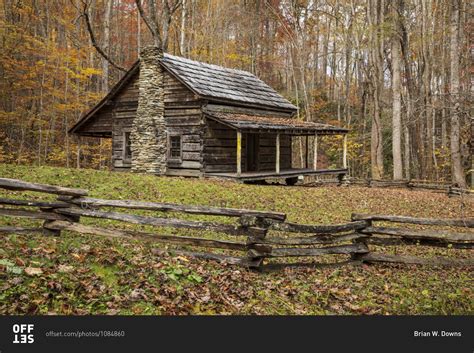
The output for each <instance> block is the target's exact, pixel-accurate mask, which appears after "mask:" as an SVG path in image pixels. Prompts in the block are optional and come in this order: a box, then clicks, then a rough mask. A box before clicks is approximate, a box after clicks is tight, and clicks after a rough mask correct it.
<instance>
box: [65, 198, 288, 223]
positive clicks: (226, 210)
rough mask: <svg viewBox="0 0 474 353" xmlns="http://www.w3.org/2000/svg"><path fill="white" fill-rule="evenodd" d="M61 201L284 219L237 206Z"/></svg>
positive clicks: (283, 214)
mask: <svg viewBox="0 0 474 353" xmlns="http://www.w3.org/2000/svg"><path fill="white" fill-rule="evenodd" d="M59 199H60V200H62V201H67V202H70V203H72V204H75V205H79V206H88V207H120V208H129V209H137V210H150V211H164V212H168V211H171V212H183V213H190V214H202V215H210V216H226V217H242V216H255V217H262V218H270V219H275V220H280V221H282V220H285V218H286V214H285V213H281V212H270V211H256V210H247V209H239V208H223V207H211V206H193V205H179V204H174V203H158V202H146V201H133V200H103V199H96V198H92V197H82V198H74V199H70V198H63V197H59Z"/></svg>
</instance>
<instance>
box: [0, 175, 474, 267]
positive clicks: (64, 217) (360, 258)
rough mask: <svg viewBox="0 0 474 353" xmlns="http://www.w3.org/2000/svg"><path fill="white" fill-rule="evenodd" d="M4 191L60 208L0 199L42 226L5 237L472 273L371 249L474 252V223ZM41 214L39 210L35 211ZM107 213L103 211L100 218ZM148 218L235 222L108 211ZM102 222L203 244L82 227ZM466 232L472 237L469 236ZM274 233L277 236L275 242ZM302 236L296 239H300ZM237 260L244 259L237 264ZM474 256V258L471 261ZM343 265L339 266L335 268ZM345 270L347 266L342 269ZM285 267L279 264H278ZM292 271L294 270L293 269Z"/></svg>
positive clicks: (40, 188)
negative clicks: (335, 219)
mask: <svg viewBox="0 0 474 353" xmlns="http://www.w3.org/2000/svg"><path fill="white" fill-rule="evenodd" d="M0 188H3V189H7V190H15V191H35V192H44V193H49V194H54V195H58V196H57V199H56V200H55V201H38V200H21V199H16V198H4V197H2V198H0V205H1V207H0V216H6V217H20V218H22V217H23V218H31V219H38V220H43V221H44V223H43V225H42V227H30V228H27V227H11V226H0V234H8V233H23V234H28V233H32V232H42V233H43V234H48V235H56V236H59V235H60V234H61V231H71V232H76V233H80V234H89V235H96V236H106V237H111V238H123V239H139V240H142V241H146V242H150V243H159V244H161V243H169V244H173V245H177V246H186V247H188V246H189V247H192V248H193V249H194V248H204V249H218V251H220V252H222V251H223V252H225V253H208V252H197V251H190V250H186V249H183V248H177V249H160V248H153V250H152V251H153V253H155V254H157V255H161V254H163V253H166V252H168V253H175V254H181V255H186V256H192V257H196V258H201V259H212V260H216V261H220V262H227V263H230V264H234V265H241V266H246V267H251V268H261V267H262V265H263V264H264V262H269V261H270V262H271V261H272V259H277V261H281V260H280V259H282V258H288V259H289V258H295V257H302V258H313V257H321V256H326V255H335V256H349V259H348V260H351V261H352V263H354V262H367V263H374V262H387V263H405V264H422V265H441V266H448V265H459V266H474V261H473V259H472V257H471V258H467V259H463V258H439V257H432V258H419V257H413V256H400V255H390V254H382V253H378V252H372V251H371V249H370V247H369V246H373V245H375V246H383V247H386V246H393V245H424V246H435V247H440V246H441V247H452V248H456V249H473V248H474V234H473V232H472V231H471V229H472V228H474V219H473V218H468V219H428V218H414V217H405V216H393V215H365V214H353V215H352V218H351V221H350V222H348V223H344V224H330V225H315V224H297V223H290V222H286V214H284V213H280V212H267V211H258V210H246V209H236V208H222V207H208V206H195V205H178V204H171V203H159V202H144V201H134V200H104V199H98V198H91V197H88V196H87V195H88V191H87V190H82V189H73V188H64V187H59V186H54V185H46V184H35V183H29V182H25V181H21V180H15V179H2V178H0ZM32 208H33V209H34V208H36V210H32ZM103 208H106V210H103ZM110 208H112V209H113V208H118V209H120V210H124V209H125V210H145V211H156V212H165V213H167V212H172V213H173V217H178V216H175V213H185V214H191V215H211V216H222V217H230V218H238V222H237V223H236V224H235V223H234V224H230V223H228V222H224V223H220V222H218V221H214V222H203V221H194V220H188V219H180V218H165V217H157V216H144V215H136V214H129V213H124V211H120V212H115V211H110V210H109V209H110ZM83 217H86V218H97V219H106V220H112V221H119V222H127V223H131V224H137V225H144V226H152V227H165V228H175V229H189V230H193V231H202V232H205V233H206V237H197V236H188V235H186V236H181V235H168V234H160V233H158V234H157V233H154V232H153V233H152V232H144V231H136V230H123V229H117V228H104V227H98V226H92V225H85V224H82V223H81V219H82V218H83ZM376 222H383V223H397V224H404V225H405V226H404V228H400V227H392V226H390V227H388V226H386V225H385V224H383V225H376V224H374V223H376ZM406 225H414V226H416V227H420V226H437V227H457V228H461V229H462V230H463V231H460V232H458V231H456V232H454V231H444V230H439V229H413V228H406ZM466 230H467V231H468V232H466ZM209 232H210V233H211V234H212V235H214V233H224V234H226V235H230V236H232V237H235V238H233V239H239V237H245V238H246V240H241V241H237V240H236V241H234V240H232V241H229V240H223V239H210V238H208V237H209ZM273 233H275V234H273ZM295 234H298V235H295ZM236 253H243V254H242V255H240V256H236V255H235V254H236ZM471 255H472V254H471ZM338 263H341V262H338ZM343 263H348V262H347V261H346V262H343ZM279 264H280V265H281V263H279ZM293 264H294V263H292V264H289V265H293Z"/></svg>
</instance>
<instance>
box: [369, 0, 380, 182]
mask: <svg viewBox="0 0 474 353" xmlns="http://www.w3.org/2000/svg"><path fill="white" fill-rule="evenodd" d="M368 2H369V6H368V16H367V17H368V20H369V24H370V26H371V31H370V33H371V43H370V44H371V48H370V59H371V60H370V61H371V69H372V70H371V71H372V72H373V75H372V84H373V87H374V89H373V106H374V108H373V115H372V133H371V140H370V144H371V154H370V156H371V170H372V178H374V179H381V178H382V177H383V174H384V167H383V142H382V119H381V115H382V107H381V99H380V97H381V94H382V89H383V56H382V55H383V34H382V22H383V17H384V0H368Z"/></svg>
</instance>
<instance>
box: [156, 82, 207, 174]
mask: <svg viewBox="0 0 474 353" xmlns="http://www.w3.org/2000/svg"><path fill="white" fill-rule="evenodd" d="M201 105H202V102H201V101H200V100H199V98H198V97H197V96H196V95H195V94H194V93H193V92H192V91H190V90H189V89H188V88H187V87H186V86H185V85H184V84H182V83H181V82H180V81H178V80H177V79H176V78H174V77H173V76H171V75H170V74H169V73H165V118H166V130H167V131H168V134H169V135H180V136H181V148H182V152H181V154H182V158H181V159H180V160H172V159H170V158H168V171H167V174H168V175H182V176H199V175H201V167H202V149H203V144H202V129H203V117H202V111H201Z"/></svg>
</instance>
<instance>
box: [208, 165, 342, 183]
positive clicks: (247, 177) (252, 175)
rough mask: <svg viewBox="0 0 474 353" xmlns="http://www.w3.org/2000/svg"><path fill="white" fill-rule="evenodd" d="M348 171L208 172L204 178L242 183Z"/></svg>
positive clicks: (295, 169)
mask: <svg viewBox="0 0 474 353" xmlns="http://www.w3.org/2000/svg"><path fill="white" fill-rule="evenodd" d="M347 172H348V170H347V169H319V170H314V169H311V168H291V169H282V170H280V173H279V174H277V173H276V172H275V171H274V170H266V171H259V172H242V173H241V174H240V175H237V173H231V172H207V173H204V177H211V178H227V179H236V180H242V181H254V180H255V181H256V180H265V179H271V178H282V179H286V178H291V177H298V176H299V175H318V174H336V175H339V174H347Z"/></svg>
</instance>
